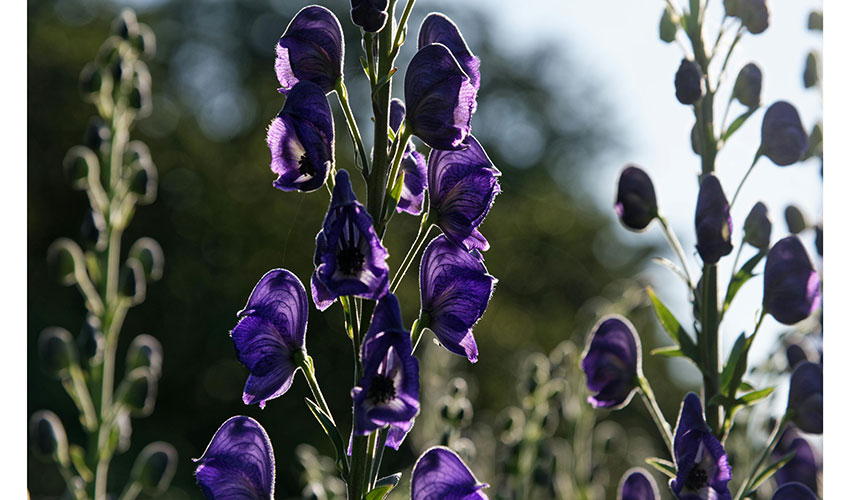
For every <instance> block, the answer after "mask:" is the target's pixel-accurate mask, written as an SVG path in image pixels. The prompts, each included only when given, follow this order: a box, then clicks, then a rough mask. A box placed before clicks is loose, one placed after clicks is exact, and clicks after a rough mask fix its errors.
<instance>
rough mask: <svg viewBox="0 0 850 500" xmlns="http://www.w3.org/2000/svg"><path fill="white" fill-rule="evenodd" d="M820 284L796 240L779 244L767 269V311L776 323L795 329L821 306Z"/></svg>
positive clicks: (765, 289)
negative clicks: (795, 326)
mask: <svg viewBox="0 0 850 500" xmlns="http://www.w3.org/2000/svg"><path fill="white" fill-rule="evenodd" d="M819 288H820V280H819V279H818V273H817V271H815V270H814V268H813V267H812V261H811V260H809V255H808V254H807V253H806V249H805V248H803V244H802V243H800V240H799V239H798V238H797V237H796V236H786V237H785V238H782V239H781V240H779V241H777V242H776V244H774V245H773V248H771V249H770V252H768V254H767V262H766V263H765V265H764V299H763V303H764V308H765V310H766V311H767V312H768V313H770V314H771V315H773V317H774V318H776V321H779V322H780V323H783V324H786V325H793V324H794V323H797V322H798V321H802V320H804V319H806V318H808V317H809V315H811V314H812V312H814V311H815V309H817V308H818V306H819V305H820V289H819Z"/></svg>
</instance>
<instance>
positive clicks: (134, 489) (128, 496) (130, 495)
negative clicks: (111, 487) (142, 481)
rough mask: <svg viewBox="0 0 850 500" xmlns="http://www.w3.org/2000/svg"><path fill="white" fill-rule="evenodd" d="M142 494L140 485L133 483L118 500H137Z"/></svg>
mask: <svg viewBox="0 0 850 500" xmlns="http://www.w3.org/2000/svg"><path fill="white" fill-rule="evenodd" d="M141 492H142V487H141V486H140V485H139V483H137V482H135V481H133V482H132V483H130V484H128V485H127V487H126V488H124V491H123V492H122V493H121V496H120V497H118V500H136V497H138V496H139V493H141Z"/></svg>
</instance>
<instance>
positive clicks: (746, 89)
mask: <svg viewBox="0 0 850 500" xmlns="http://www.w3.org/2000/svg"><path fill="white" fill-rule="evenodd" d="M732 96H733V97H735V98H736V99H738V100H739V101H740V102H741V104H743V105H744V106H746V107H748V108H756V107H758V105H759V104H761V69H759V67H758V66H756V64H755V63H747V64H746V65H745V66H744V67H743V68H741V71H740V72H739V73H738V78H737V80H735V88H734V90H732Z"/></svg>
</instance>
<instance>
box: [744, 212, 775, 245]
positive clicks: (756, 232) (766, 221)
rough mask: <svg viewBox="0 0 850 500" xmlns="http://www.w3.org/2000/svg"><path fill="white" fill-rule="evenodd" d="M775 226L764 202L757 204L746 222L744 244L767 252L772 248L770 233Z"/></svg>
mask: <svg viewBox="0 0 850 500" xmlns="http://www.w3.org/2000/svg"><path fill="white" fill-rule="evenodd" d="M772 227H773V224H772V223H771V222H770V218H769V217H768V216H767V207H766V206H765V204H764V203H762V202H760V201H759V202H756V204H755V205H753V208H752V209H751V210H750V213H749V214H747V218H746V219H745V220H744V242H745V243H749V244H750V245H752V246H754V247H756V248H758V249H759V250H767V249H768V247H770V231H771V228H772Z"/></svg>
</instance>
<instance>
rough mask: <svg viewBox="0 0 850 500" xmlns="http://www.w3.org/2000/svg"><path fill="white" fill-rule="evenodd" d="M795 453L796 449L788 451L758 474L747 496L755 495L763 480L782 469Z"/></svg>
mask: <svg viewBox="0 0 850 500" xmlns="http://www.w3.org/2000/svg"><path fill="white" fill-rule="evenodd" d="M795 453H796V450H795V451H792V452H790V453H787V454H786V455H784V456H783V457H782V458H780V459H779V460H777V461H776V462H773V463H772V464H770V465H769V466H768V467H767V468H766V469H765V470H763V471H761V473H760V474H759V475H758V476H756V479H755V481H753V486H752V489H751V490H750V492H749V493H747V495H746V496H751V495H754V494H755V491H756V489H758V487H759V486H761V484H762V483H763V482H765V481H767V480H768V479H770V476H772V475H773V474H775V473H776V471H778V470H779V469H781V468H782V466H783V465H785V464H787V463H788V462H789V461H790V460H791V459H792V458H794V454H795Z"/></svg>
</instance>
